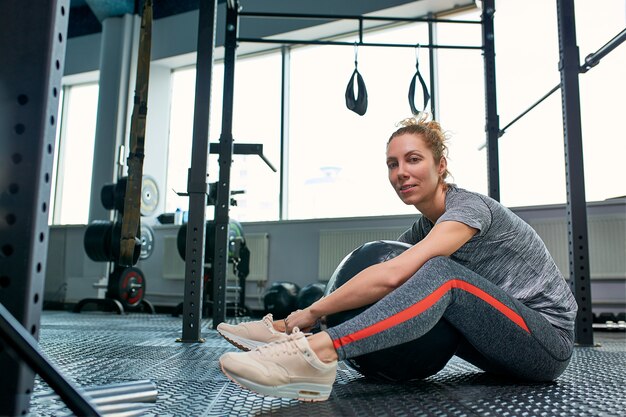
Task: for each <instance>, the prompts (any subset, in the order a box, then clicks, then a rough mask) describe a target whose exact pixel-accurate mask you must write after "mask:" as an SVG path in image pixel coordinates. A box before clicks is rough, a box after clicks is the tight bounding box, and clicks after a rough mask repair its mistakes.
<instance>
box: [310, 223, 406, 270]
mask: <svg viewBox="0 0 626 417" xmlns="http://www.w3.org/2000/svg"><path fill="white" fill-rule="evenodd" d="M405 230H406V228H376V229H344V230H337V229H333V230H320V240H319V245H320V246H319V249H320V251H319V264H318V271H319V272H318V278H319V280H320V281H328V279H329V278H330V276H331V275H332V274H333V272H334V271H335V269H336V268H337V265H339V263H340V262H341V260H342V259H343V258H344V257H345V256H346V255H348V254H349V253H350V252H352V251H353V250H354V249H356V248H358V247H359V246H361V245H363V244H364V243H367V242H372V241H374V240H396V239H397V238H398V236H400V235H401V234H402V233H403V232H404V231H405Z"/></svg>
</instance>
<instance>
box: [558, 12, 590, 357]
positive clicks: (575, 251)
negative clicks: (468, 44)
mask: <svg viewBox="0 0 626 417" xmlns="http://www.w3.org/2000/svg"><path fill="white" fill-rule="evenodd" d="M556 4H557V16H558V23H559V54H560V62H559V70H560V72H561V101H562V104H563V134H564V139H565V170H566V171H565V180H566V185H567V224H568V236H567V238H568V242H569V275H570V277H569V278H570V286H571V288H572V291H573V293H574V296H575V297H576V302H577V303H578V315H577V316H576V343H578V344H579V345H581V346H592V345H593V327H592V325H593V317H592V311H591V282H590V270H589V247H588V232H587V203H586V201H585V172H584V164H583V146H582V126H581V122H580V117H581V115H580V88H579V83H578V72H579V70H580V66H579V59H580V58H579V52H578V46H577V45H576V18H575V15H574V1H573V0H557V3H556Z"/></svg>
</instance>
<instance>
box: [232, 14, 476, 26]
mask: <svg viewBox="0 0 626 417" xmlns="http://www.w3.org/2000/svg"><path fill="white" fill-rule="evenodd" d="M239 16H242V17H274V18H278V19H313V20H315V19H319V20H324V19H326V20H358V21H361V22H362V21H364V20H372V21H382V22H430V23H463V24H473V25H480V24H481V22H480V20H457V19H437V18H433V17H384V16H360V15H336V14H306V13H269V12H243V11H241V12H239Z"/></svg>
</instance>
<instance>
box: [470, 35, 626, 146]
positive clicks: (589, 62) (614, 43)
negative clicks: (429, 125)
mask: <svg viewBox="0 0 626 417" xmlns="http://www.w3.org/2000/svg"><path fill="white" fill-rule="evenodd" d="M624 41H626V29H623V30H622V31H621V32H620V33H618V34H617V35H615V36H614V37H613V38H612V39H611V40H610V41H608V42H607V43H606V44H604V45H603V46H602V47H601V48H600V49H598V50H597V51H596V52H594V53H592V54H589V55H587V56H586V57H585V63H584V64H583V65H581V66H580V68H579V69H578V72H579V73H580V74H584V73H586V72H587V71H589V70H590V69H591V68H593V67H595V66H596V65H598V64H599V63H600V60H601V59H602V58H604V57H605V56H607V55H608V54H609V53H610V52H611V51H613V50H614V49H615V48H617V47H618V46H619V45H620V44H621V43H623V42H624ZM560 88H561V84H557V85H555V86H554V87H552V89H551V90H550V91H548V92H547V93H546V94H544V95H543V97H541V98H540V99H539V100H537V101H536V102H535V103H534V104H533V105H531V106H530V107H528V108H527V109H526V110H524V111H523V112H522V113H521V114H520V115H519V116H517V117H516V118H515V119H513V120H512V121H511V122H510V123H509V124H507V125H506V126H504V127H503V128H502V129H500V131H499V132H498V137H501V136H503V135H504V133H505V132H506V130H507V129H508V128H509V127H511V126H512V125H513V124H514V123H515V122H517V121H518V120H519V119H521V118H522V117H524V116H525V115H526V114H528V113H529V112H530V111H531V110H532V109H534V108H535V107H537V106H538V105H539V104H541V103H542V102H543V101H544V100H545V99H547V98H548V97H550V96H551V95H552V94H553V93H554V92H555V91H557V90H559V89H560ZM485 146H487V144H486V143H483V144H482V145H481V146H480V147H479V148H478V150H482V149H483V148H484V147H485Z"/></svg>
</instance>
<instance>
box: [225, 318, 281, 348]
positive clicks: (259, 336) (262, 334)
mask: <svg viewBox="0 0 626 417" xmlns="http://www.w3.org/2000/svg"><path fill="white" fill-rule="evenodd" d="M272 322H273V317H272V315H271V314H267V315H266V316H265V317H263V319H261V320H258V321H250V322H245V323H239V324H236V325H232V324H227V323H220V324H218V325H217V331H218V332H219V334H221V335H222V336H223V337H224V339H226V340H228V341H229V342H230V343H232V344H233V345H235V346H237V347H238V348H239V349H241V350H245V351H248V350H252V349H254V348H256V347H259V346H263V345H265V344H267V343H271V342H277V341H280V340H285V339H286V338H287V333H283V332H279V331H276V330H275V329H274V326H273V325H272Z"/></svg>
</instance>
